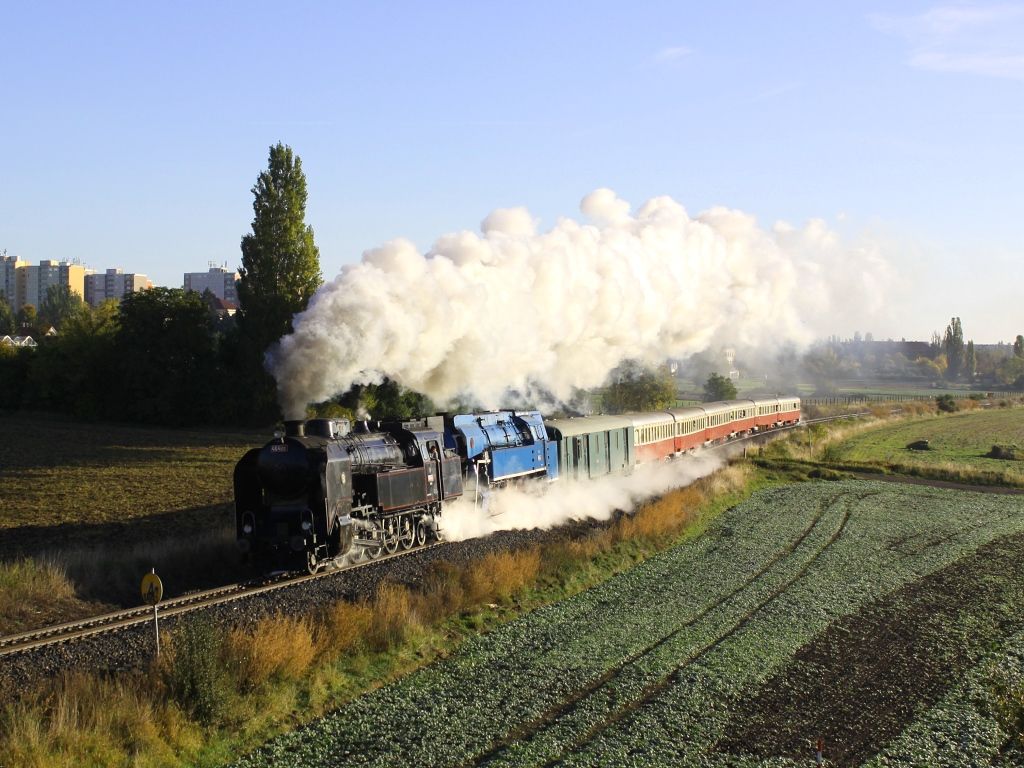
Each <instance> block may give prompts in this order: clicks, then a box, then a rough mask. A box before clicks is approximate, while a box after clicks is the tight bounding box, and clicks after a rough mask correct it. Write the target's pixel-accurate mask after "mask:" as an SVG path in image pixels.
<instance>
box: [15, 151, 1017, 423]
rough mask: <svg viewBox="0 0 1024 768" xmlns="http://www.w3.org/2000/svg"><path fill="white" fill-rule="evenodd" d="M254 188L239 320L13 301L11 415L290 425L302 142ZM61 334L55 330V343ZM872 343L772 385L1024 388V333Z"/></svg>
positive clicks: (631, 392)
mask: <svg viewBox="0 0 1024 768" xmlns="http://www.w3.org/2000/svg"><path fill="white" fill-rule="evenodd" d="M252 194H253V220H252V228H251V230H252V231H251V232H249V233H247V234H245V235H244V236H243V237H242V240H241V267H240V269H239V276H240V279H239V282H238V297H239V304H240V307H239V312H238V313H237V315H235V316H234V317H224V316H222V313H221V312H220V311H219V310H218V309H217V308H216V306H215V304H214V302H212V301H210V299H211V297H210V296H201V295H199V294H197V293H194V292H185V291H184V290H182V289H176V288H154V289H151V290H146V291H140V292H137V293H132V294H129V295H128V296H127V297H125V299H124V300H123V301H121V302H120V303H118V302H116V301H108V302H106V303H104V304H102V305H100V306H99V307H96V308H93V307H90V306H88V305H87V304H85V303H84V302H83V301H82V299H81V297H80V296H78V295H77V294H75V293H72V292H71V291H70V290H68V289H67V288H66V287H63V288H58V287H51V288H50V289H49V291H48V292H47V295H46V297H45V299H44V301H43V302H42V303H41V305H40V307H39V308H38V310H37V309H36V308H34V307H31V306H26V307H21V308H19V309H18V310H17V311H15V310H14V309H13V308H12V307H10V306H9V305H8V304H7V303H6V302H3V301H2V300H0V335H15V334H17V335H32V336H33V337H34V338H35V339H36V341H37V342H38V343H39V346H38V347H37V348H34V349H30V348H22V347H10V346H0V408H8V409H13V408H31V409H40V410H49V411H56V412H63V413H68V414H72V415H74V416H77V417H82V418H95V419H109V420H116V421H137V422H149V423H157V424H166V425H193V424H260V425H265V424H268V423H271V422H274V421H276V420H278V419H279V418H280V416H281V414H280V411H279V407H278V404H277V391H276V383H275V382H274V380H273V378H272V377H271V376H270V375H269V374H268V373H267V371H266V370H265V368H264V365H263V361H264V357H265V354H266V351H267V349H268V348H269V347H270V345H271V344H273V343H274V342H275V341H277V340H278V339H280V338H281V337H282V336H283V335H285V334H287V333H289V332H291V330H292V318H293V317H294V316H295V315H296V314H297V313H299V312H301V311H302V310H303V309H305V308H306V305H307V304H308V302H309V300H310V298H311V297H312V295H313V294H314V293H315V292H316V290H317V288H319V286H320V284H321V282H322V276H321V272H320V254H319V250H318V248H317V246H316V244H315V241H314V236H313V230H312V228H311V227H310V226H309V225H308V224H306V222H305V211H306V202H307V190H306V179H305V175H304V173H303V171H302V161H301V159H300V158H299V157H297V156H296V155H295V154H294V153H293V152H292V149H291V148H290V147H288V146H285V145H283V144H281V143H278V144H276V145H275V146H272V147H271V148H270V153H269V158H268V163H267V168H266V169H265V170H263V171H262V172H260V174H259V176H258V177H257V180H256V183H255V185H254V186H253V187H252ZM50 327H53V328H55V329H56V330H57V334H56V335H55V336H52V337H48V336H46V332H47V330H48V329H49V328H50ZM871 341H872V339H870V334H869V335H868V337H865V338H861V337H860V334H857V335H856V337H855V338H854V339H853V340H852V342H840V341H839V340H838V339H831V340H829V341H828V342H825V343H823V344H819V345H817V346H816V347H814V348H812V349H811V350H809V351H808V352H807V353H806V354H803V355H797V354H796V353H795V352H793V351H789V352H783V353H782V354H781V355H779V356H778V357H777V358H776V359H775V360H772V361H771V362H770V363H769V362H766V363H765V365H764V367H765V369H766V370H769V369H770V370H772V371H774V372H776V374H777V375H776V376H774V377H772V380H771V381H769V377H768V376H765V382H766V386H767V385H768V384H771V385H772V386H771V387H769V388H770V389H772V390H773V391H774V390H778V391H790V390H791V388H792V386H793V385H794V384H795V383H796V382H797V381H808V380H810V381H814V382H816V383H818V385H819V389H821V390H823V391H827V389H828V388H829V387H830V386H832V383H833V382H835V381H836V380H839V379H843V378H857V377H858V376H860V377H870V378H875V379H885V378H892V379H901V380H906V379H908V378H909V379H914V378H920V379H922V380H927V381H940V380H941V381H946V382H965V383H976V384H985V385H990V386H998V387H1016V388H1020V389H1024V335H1018V336H1017V338H1016V340H1015V342H1014V344H1013V349H1012V354H1006V355H993V354H992V353H991V352H990V351H987V350H978V349H976V348H975V345H974V342H973V341H972V340H967V341H965V340H964V332H963V326H962V324H961V322H960V318H959V317H954V318H952V319H951V320H950V323H949V325H948V326H947V328H946V331H945V334H944V335H942V336H940V335H939V334H938V333H936V334H934V335H933V338H932V342H931V344H930V345H929V346H928V348H927V350H926V351H925V352H924V353H922V354H918V355H917V356H916V357H913V358H911V357H907V356H906V355H904V354H902V353H900V352H895V351H890V352H886V353H884V354H882V353H878V352H876V351H875V345H872V344H871ZM705 357H706V358H707V359H704V358H705ZM719 366H720V361H718V360H716V359H714V356H713V355H710V354H709V355H705V356H701V355H697V356H695V357H694V358H692V359H691V360H690V361H688V362H687V368H688V369H689V371H690V372H691V373H693V374H696V376H695V378H696V379H697V380H699V381H702V380H704V379H705V377H706V379H707V380H706V383H705V385H704V392H703V397H704V400H705V401H708V400H723V399H732V398H735V397H736V388H735V386H734V385H733V383H732V381H730V380H729V379H728V378H727V377H724V376H721V375H720V374H719V373H718V371H717V368H718V367H719ZM780 373H781V376H780V375H778V374H780ZM698 377H699V378H698ZM676 396H677V382H676V379H675V377H674V376H673V375H672V374H670V373H669V372H668V371H667V370H661V369H659V370H656V371H652V370H649V369H646V368H644V367H643V366H640V365H638V364H635V363H632V362H629V363H625V364H623V365H622V366H620V368H619V369H617V370H616V371H614V372H613V374H612V376H611V378H610V381H609V384H608V386H607V387H606V388H605V389H604V391H603V395H602V410H604V411H605V412H611V413H622V412H627V411H644V410H652V409H660V408H664V407H668V406H669V405H671V404H672V403H673V402H674V401H675V399H676ZM463 405H464V406H465V407H466V408H473V407H474V405H473V404H471V403H465V404H463ZM314 410H315V412H316V413H318V414H319V415H327V416H331V415H333V416H348V417H350V418H359V417H362V415H363V414H366V413H370V414H373V415H377V416H380V415H385V414H387V415H394V416H399V417H410V416H416V415H422V414H424V413H431V412H434V410H435V408H434V404H433V403H431V402H430V401H429V400H428V399H427V398H425V397H423V396H422V395H419V394H417V393H415V392H409V391H407V390H404V389H402V388H401V387H399V386H398V385H397V384H395V383H394V382H391V381H387V380H385V381H384V382H383V383H382V384H379V385H366V386H357V387H354V388H353V389H352V390H351V391H350V392H347V393H344V394H342V395H340V396H338V397H336V398H333V399H332V400H331V401H330V402H328V403H322V404H319V405H318V406H315V408H314ZM311 413H312V411H311Z"/></svg>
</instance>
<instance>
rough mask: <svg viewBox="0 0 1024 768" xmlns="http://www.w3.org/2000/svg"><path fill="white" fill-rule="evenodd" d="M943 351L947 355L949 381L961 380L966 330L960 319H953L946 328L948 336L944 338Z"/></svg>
mask: <svg viewBox="0 0 1024 768" xmlns="http://www.w3.org/2000/svg"><path fill="white" fill-rule="evenodd" d="M942 351H943V352H945V353H946V370H947V373H948V376H949V379H950V380H955V379H958V378H960V374H961V373H963V370H964V330H963V327H962V326H961V325H960V318H959V317H954V318H952V319H951V320H950V321H949V325H947V326H946V335H945V336H943V337H942Z"/></svg>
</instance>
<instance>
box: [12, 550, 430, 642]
mask: <svg viewBox="0 0 1024 768" xmlns="http://www.w3.org/2000/svg"><path fill="white" fill-rule="evenodd" d="M445 543H446V542H443V541H437V542H433V543H430V544H426V545H424V546H422V547H415V548H413V549H409V550H405V551H400V552H395V553H393V554H385V555H383V556H381V557H378V558H375V559H373V560H362V561H359V562H355V563H349V564H347V565H344V566H341V567H335V568H329V569H327V570H324V571H320V572H318V573H315V574H303V575H302V576H294V577H278V578H275V579H273V580H271V581H268V580H261V581H252V582H243V583H239V584H230V585H227V586H223V587H216V588H214V589H206V590H203V591H200V592H192V593H190V594H187V595H182V596H180V597H174V598H170V599H168V600H164V601H162V602H161V603H160V606H159V612H160V617H161V618H167V617H171V616H181V615H182V614H185V613H190V612H192V611H198V610H203V609H206V608H210V607H212V606H215V605H221V604H223V603H230V602H234V601H236V600H244V599H246V598H249V597H253V596H255V595H261V594H264V593H266V592H273V591H274V590H278V589H284V588H285V587H293V586H296V585H298V584H302V583H304V582H307V581H312V580H314V579H323V578H328V577H330V576H333V575H335V574H338V573H343V572H346V571H352V570H356V569H359V568H367V567H369V566H372V565H377V564H379V563H384V562H387V561H389V560H395V559H397V558H400V557H407V556H409V555H415V554H419V553H421V552H425V551H426V550H428V549H433V548H435V547H439V546H442V545H443V544H445ZM152 620H153V609H152V607H150V606H148V605H143V606H138V607H136V608H127V609H125V610H123V611H114V612H112V613H105V614H102V615H100V616H90V617H88V618H85V619H81V620H79V621H70V622H66V623H64V624H56V625H54V626H50V627H43V628H41V629H36V630H31V631H29V632H22V633H20V634H17V635H7V636H4V637H0V657H3V656H9V655H12V654H15V653H21V652H24V651H30V650H33V649H35V648H41V647H43V646H47V645H56V644H58V643H66V642H69V641H73V640H81V639H82V638H85V637H90V636H92V635H99V634H102V633H105V632H115V631H118V630H122V629H127V628H128V627H134V626H137V625H140V624H145V623H147V622H150V621H152Z"/></svg>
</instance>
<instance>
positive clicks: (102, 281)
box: [85, 269, 153, 307]
mask: <svg viewBox="0 0 1024 768" xmlns="http://www.w3.org/2000/svg"><path fill="white" fill-rule="evenodd" d="M152 287H153V281H152V280H150V279H149V278H148V277H146V276H145V275H141V274H138V273H137V272H122V271H121V270H120V269H108V270H107V271H106V272H101V273H99V274H95V275H86V278H85V300H86V301H87V302H89V304H90V305H92V306H94V307H98V306H99V305H100V304H102V303H103V302H104V301H106V300H107V299H117V300H118V301H121V300H122V299H123V298H124V297H125V296H127V295H128V294H129V293H135V292H136V291H144V290H147V289H149V288H152Z"/></svg>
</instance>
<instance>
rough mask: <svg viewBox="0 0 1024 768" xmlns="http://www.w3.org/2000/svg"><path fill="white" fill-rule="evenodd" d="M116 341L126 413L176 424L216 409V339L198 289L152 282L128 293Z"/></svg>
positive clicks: (213, 414)
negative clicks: (149, 285) (170, 286)
mask: <svg viewBox="0 0 1024 768" xmlns="http://www.w3.org/2000/svg"><path fill="white" fill-rule="evenodd" d="M114 347H115V352H116V359H117V360H119V362H120V367H121V370H120V376H119V381H118V386H119V388H120V396H121V399H122V408H123V413H124V415H125V416H127V417H129V418H133V419H136V420H139V421H151V422H159V423H162V424H176V425H177V424H196V423H202V422H203V421H206V420H209V419H212V418H214V417H216V416H217V415H218V413H219V412H218V410H217V403H218V402H219V399H220V397H219V396H220V381H221V377H220V376H219V375H218V374H219V371H218V366H217V349H216V341H215V335H214V333H213V330H212V328H211V327H210V319H209V315H208V314H207V311H206V305H205V304H204V303H203V300H202V297H201V296H200V295H199V294H198V293H195V292H194V291H188V292H186V291H183V290H182V289H180V288H153V289H151V290H147V291H137V292H136V293H130V294H128V295H127V296H126V297H125V299H124V301H123V302H122V304H121V316H120V328H119V329H118V331H117V335H116V339H115V343H114Z"/></svg>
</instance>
